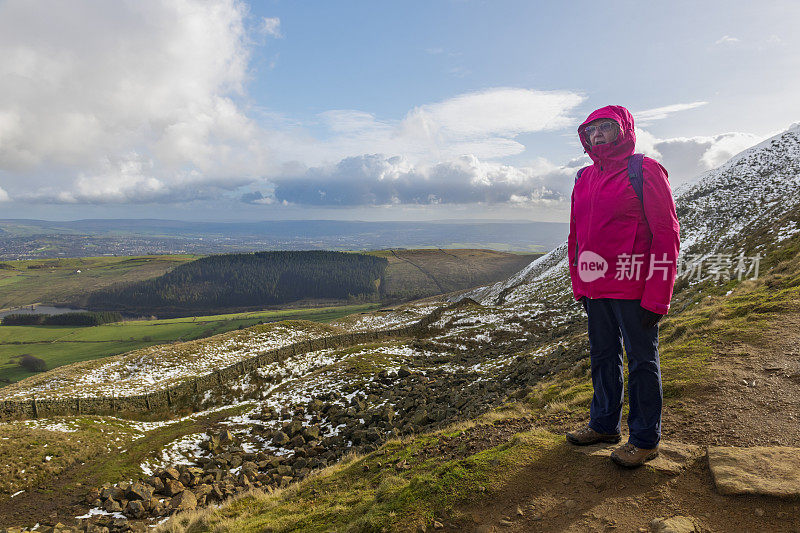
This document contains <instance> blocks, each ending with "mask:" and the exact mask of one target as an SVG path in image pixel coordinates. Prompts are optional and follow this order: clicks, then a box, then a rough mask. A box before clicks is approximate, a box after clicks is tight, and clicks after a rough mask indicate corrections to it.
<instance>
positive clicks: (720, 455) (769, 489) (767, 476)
mask: <svg viewBox="0 0 800 533" xmlns="http://www.w3.org/2000/svg"><path fill="white" fill-rule="evenodd" d="M708 466H709V467H710V469H711V473H712V475H713V476H714V483H715V484H716V486H717V490H718V491H719V492H720V494H760V495H764V496H777V497H783V498H790V497H798V496H800V448H790V447H788V446H757V447H753V448H735V447H732V446H712V447H709V449H708Z"/></svg>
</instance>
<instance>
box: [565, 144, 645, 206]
mask: <svg viewBox="0 0 800 533" xmlns="http://www.w3.org/2000/svg"><path fill="white" fill-rule="evenodd" d="M643 164H644V154H633V155H632V156H630V157H629V158H628V179H629V180H630V182H631V187H633V192H635V193H636V196H638V197H639V201H640V202H642V204H644V170H643V169H642V165H643ZM587 168H589V167H583V168H581V169H578V173H577V175H576V176H575V183H578V180H579V179H580V177H581V174H582V173H583V171H584V170H586V169H587Z"/></svg>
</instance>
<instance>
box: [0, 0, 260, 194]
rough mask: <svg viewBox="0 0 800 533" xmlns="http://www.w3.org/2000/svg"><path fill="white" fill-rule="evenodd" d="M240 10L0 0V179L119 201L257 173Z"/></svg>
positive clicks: (185, 2)
mask: <svg viewBox="0 0 800 533" xmlns="http://www.w3.org/2000/svg"><path fill="white" fill-rule="evenodd" d="M43 11H46V12H47V16H42V13H43ZM245 15H246V6H244V4H242V3H240V2H238V1H236V0H216V1H209V2H193V1H190V0H166V1H163V2H139V1H135V0H126V1H120V2H109V3H100V4H98V3H96V2H89V1H84V2H80V1H76V2H69V3H63V2H48V3H47V5H46V7H44V6H43V5H42V4H41V3H32V2H27V1H23V0H11V1H7V2H4V3H2V4H0V77H1V78H2V80H3V83H2V84H0V175H1V176H2V178H3V181H4V187H6V188H8V190H10V191H12V195H13V196H14V197H17V196H25V197H28V198H35V197H41V198H42V199H46V198H50V199H53V198H56V199H58V198H62V199H63V200H64V201H104V200H108V201H115V202H116V201H127V200H128V199H130V198H131V197H143V198H156V197H158V196H159V195H169V194H171V193H170V191H174V190H187V189H190V188H191V185H192V183H208V182H209V180H210V181H215V182H216V184H217V185H219V186H222V187H235V186H238V182H239V180H238V179H237V180H231V181H230V182H229V177H230V176H240V175H243V174H244V175H250V176H254V175H256V174H257V169H258V167H259V164H260V162H261V158H262V157H263V153H264V151H263V146H256V145H254V144H253V138H254V137H255V136H256V135H257V133H258V132H257V128H256V126H255V125H254V124H253V122H252V121H251V120H250V119H249V118H248V117H247V115H246V113H245V110H244V109H243V108H242V107H241V105H239V104H237V99H238V97H239V95H243V94H244V83H245V81H246V79H247V71H248V62H249V49H248V44H247V43H248V39H247V38H246V33H245V28H244V17H245ZM132 161H133V163H132ZM131 165H133V166H131ZM137 169H138V170H137ZM140 173H141V174H140ZM15 190H18V191H21V192H24V194H16V193H15V192H14V191H15ZM132 191H138V192H136V193H132Z"/></svg>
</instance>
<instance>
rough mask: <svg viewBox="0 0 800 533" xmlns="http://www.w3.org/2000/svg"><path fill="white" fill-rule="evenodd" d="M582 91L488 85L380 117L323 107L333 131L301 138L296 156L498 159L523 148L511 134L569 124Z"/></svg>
mask: <svg viewBox="0 0 800 533" xmlns="http://www.w3.org/2000/svg"><path fill="white" fill-rule="evenodd" d="M583 100H584V97H583V96H581V95H579V94H576V93H573V92H567V91H536V90H531V89H512V88H493V89H487V90H484V91H479V92H474V93H467V94H462V95H458V96H455V97H453V98H450V99H447V100H444V101H442V102H437V103H433V104H425V105H421V106H418V107H415V108H413V109H411V110H410V111H409V112H408V113H407V114H406V115H405V116H404V117H403V118H402V119H401V120H399V121H391V120H384V119H379V118H377V117H375V116H373V115H372V114H369V113H364V112H362V111H357V110H335V111H328V112H325V113H322V114H321V115H320V119H321V121H322V123H323V124H324V125H325V126H326V127H327V129H328V130H329V131H330V132H331V133H333V134H334V135H332V136H331V138H329V139H327V140H325V141H319V142H314V141H311V142H310V143H309V142H308V140H305V142H304V143H303V145H302V146H303V148H304V149H305V152H304V154H303V155H302V156H298V159H301V160H302V161H304V162H306V164H308V165H309V166H318V165H320V164H331V163H333V162H335V161H339V160H341V159H342V158H343V157H348V156H359V155H363V154H365V153H386V154H401V155H403V156H404V157H406V158H408V159H409V160H411V161H412V162H414V163H429V164H433V163H436V162H439V161H447V160H452V159H455V158H457V157H459V156H461V155H464V154H471V155H474V156H476V157H478V158H479V159H497V158H502V157H506V156H510V155H515V154H519V153H522V152H524V151H525V146H524V145H523V144H521V143H520V142H518V141H517V140H516V139H515V137H517V136H518V135H520V134H522V133H531V132H538V131H550V130H556V129H559V128H563V127H565V126H569V125H571V124H573V123H574V122H575V119H574V118H573V117H571V116H570V115H569V113H570V112H571V111H572V110H573V109H574V108H575V107H576V106H577V105H579V104H580V103H581V102H583Z"/></svg>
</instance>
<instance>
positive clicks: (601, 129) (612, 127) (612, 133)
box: [584, 118, 619, 146]
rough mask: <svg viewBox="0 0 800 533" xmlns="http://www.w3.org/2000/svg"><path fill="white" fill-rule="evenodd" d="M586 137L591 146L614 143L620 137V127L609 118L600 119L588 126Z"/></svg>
mask: <svg viewBox="0 0 800 533" xmlns="http://www.w3.org/2000/svg"><path fill="white" fill-rule="evenodd" d="M584 131H586V136H587V138H588V139H589V144H590V145H591V146H597V145H598V144H608V143H610V142H614V141H615V140H616V138H617V135H619V125H617V123H616V122H615V121H613V120H611V119H609V118H598V119H597V120H593V121H591V122H590V123H589V124H587V126H586V129H585V130H584Z"/></svg>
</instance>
